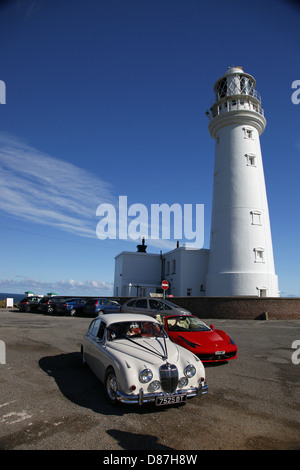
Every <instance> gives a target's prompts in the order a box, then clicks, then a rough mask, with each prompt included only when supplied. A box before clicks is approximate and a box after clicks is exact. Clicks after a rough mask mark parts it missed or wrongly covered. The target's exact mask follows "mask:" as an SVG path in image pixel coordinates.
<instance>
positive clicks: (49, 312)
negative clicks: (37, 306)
mask: <svg viewBox="0 0 300 470" xmlns="http://www.w3.org/2000/svg"><path fill="white" fill-rule="evenodd" d="M53 312H54V309H53V307H48V310H47V313H48V315H52V313H53Z"/></svg>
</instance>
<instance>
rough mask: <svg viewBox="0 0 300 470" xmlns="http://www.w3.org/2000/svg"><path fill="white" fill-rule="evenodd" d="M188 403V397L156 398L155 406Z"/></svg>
mask: <svg viewBox="0 0 300 470" xmlns="http://www.w3.org/2000/svg"><path fill="white" fill-rule="evenodd" d="M185 401H186V395H172V396H170V397H156V399H155V404H156V405H157V406H161V405H173V404H174V403H183V402H185Z"/></svg>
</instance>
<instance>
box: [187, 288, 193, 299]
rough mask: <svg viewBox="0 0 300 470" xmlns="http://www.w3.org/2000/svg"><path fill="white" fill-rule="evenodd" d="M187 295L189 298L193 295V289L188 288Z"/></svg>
mask: <svg viewBox="0 0 300 470" xmlns="http://www.w3.org/2000/svg"><path fill="white" fill-rule="evenodd" d="M186 295H187V296H188V297H189V296H190V295H192V288H191V287H188V288H187V290H186Z"/></svg>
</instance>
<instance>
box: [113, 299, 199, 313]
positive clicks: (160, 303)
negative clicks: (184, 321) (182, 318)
mask: <svg viewBox="0 0 300 470" xmlns="http://www.w3.org/2000/svg"><path fill="white" fill-rule="evenodd" d="M121 312H124V313H125V312H128V313H145V314H146V315H152V314H155V313H169V314H170V315H172V314H178V315H191V312H189V311H188V310H185V309H184V308H182V307H179V306H178V305H175V304H173V303H172V302H169V300H165V299H160V298H155V297H137V298H134V299H130V300H128V301H127V302H125V303H124V304H123V305H122V308H121Z"/></svg>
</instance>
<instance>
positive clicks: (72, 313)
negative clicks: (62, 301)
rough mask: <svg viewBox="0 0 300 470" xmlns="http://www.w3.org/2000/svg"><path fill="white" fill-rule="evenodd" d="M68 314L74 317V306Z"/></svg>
mask: <svg viewBox="0 0 300 470" xmlns="http://www.w3.org/2000/svg"><path fill="white" fill-rule="evenodd" d="M70 315H71V317H75V315H76V308H72V310H70Z"/></svg>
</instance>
